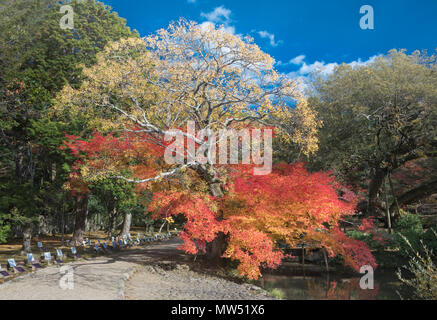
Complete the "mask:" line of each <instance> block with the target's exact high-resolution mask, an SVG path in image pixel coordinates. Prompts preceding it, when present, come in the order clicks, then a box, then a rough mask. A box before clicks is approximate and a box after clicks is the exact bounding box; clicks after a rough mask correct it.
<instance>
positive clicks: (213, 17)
mask: <svg viewBox="0 0 437 320" xmlns="http://www.w3.org/2000/svg"><path fill="white" fill-rule="evenodd" d="M231 13H232V11H231V10H229V9H226V8H225V7H224V6H220V7H217V8H215V9H214V10H213V11H211V12H208V13H205V12H201V13H200V15H201V16H202V17H204V18H206V19H207V20H208V21H211V22H214V23H229V22H230V20H231Z"/></svg>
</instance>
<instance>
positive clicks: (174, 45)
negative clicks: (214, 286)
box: [56, 20, 317, 256]
mask: <svg viewBox="0 0 437 320" xmlns="http://www.w3.org/2000/svg"><path fill="white" fill-rule="evenodd" d="M273 64H274V60H273V59H272V58H271V57H270V56H269V55H268V54H266V53H264V52H262V51H261V50H260V49H259V47H258V46H257V45H256V44H254V43H253V40H252V39H251V38H249V37H245V38H242V37H239V36H236V35H233V34H230V33H228V32H226V30H225V29H224V27H218V28H216V27H214V26H212V25H207V26H203V25H198V24H196V23H194V22H188V21H186V20H180V21H179V22H177V23H173V24H171V25H170V26H169V27H168V28H167V29H161V30H159V31H158V32H156V34H153V35H151V36H149V37H146V38H144V39H135V38H133V39H127V40H121V41H118V42H114V43H111V44H110V45H108V46H107V47H106V49H105V50H104V52H102V53H100V54H98V62H97V64H96V65H94V66H92V67H90V68H87V69H85V70H84V74H85V76H86V81H85V82H84V83H83V85H82V86H81V87H80V88H78V89H75V88H72V87H66V88H65V89H64V90H63V91H62V92H61V93H60V94H59V96H58V98H57V106H56V111H57V113H58V114H64V115H66V116H68V117H76V116H83V117H86V118H87V119H88V121H89V123H91V124H92V126H94V127H97V128H99V130H100V131H114V130H120V129H121V130H122V131H125V132H137V133H139V134H147V135H148V138H149V139H152V140H154V141H155V142H156V144H158V145H162V143H163V141H164V137H165V136H166V135H167V136H173V137H175V138H176V139H177V138H179V137H185V138H188V139H189V140H191V141H193V142H194V143H196V144H198V145H199V146H201V147H202V148H204V150H205V153H204V154H205V155H207V161H206V163H205V162H203V161H199V159H197V158H196V157H191V158H190V159H189V160H188V161H186V162H185V163H184V164H180V163H179V164H175V165H173V166H170V167H165V168H166V170H162V171H159V172H156V174H155V175H150V172H147V173H148V174H149V175H147V174H144V173H143V174H141V175H139V176H136V177H135V178H134V179H132V178H129V177H125V176H122V175H120V174H118V175H117V174H114V172H112V174H113V175H115V176H117V177H118V178H120V179H124V180H127V181H130V182H135V183H146V182H150V181H158V180H161V179H163V178H166V177H169V176H172V175H174V174H177V173H181V172H183V171H185V170H191V171H194V172H195V173H196V174H198V175H199V177H201V179H202V180H203V181H204V182H205V183H206V184H207V186H208V187H209V192H210V194H211V195H213V196H216V197H222V196H223V188H222V184H223V181H221V179H220V177H219V175H218V174H217V171H216V168H215V167H214V166H213V163H212V161H211V159H210V157H209V155H211V154H212V153H213V152H212V149H213V148H214V147H215V146H213V145H212V144H210V143H208V142H207V141H204V140H202V139H200V138H199V137H196V136H194V135H193V134H190V133H189V132H187V131H188V130H185V129H184V130H174V129H178V128H186V126H187V123H188V122H189V121H191V122H192V123H194V126H195V129H196V130H198V131H199V130H208V129H209V130H214V131H216V132H218V131H219V130H223V129H230V128H232V127H235V126H238V125H241V124H245V125H247V124H248V123H258V124H259V125H274V126H276V127H277V128H279V129H281V130H279V131H278V132H279V134H283V135H284V136H286V137H288V139H289V140H291V141H293V142H294V143H295V144H296V145H299V146H300V148H301V150H302V152H304V153H307V154H308V153H312V152H314V151H315V150H316V149H317V140H316V138H315V134H316V132H317V122H316V121H315V114H314V113H313V112H312V111H311V109H309V108H308V106H307V104H306V101H305V99H304V98H303V97H302V95H301V94H300V91H299V87H298V85H297V83H295V82H294V81H292V80H290V79H289V78H287V77H286V76H285V75H282V74H279V73H278V72H276V71H275V70H274V68H273ZM184 147H185V149H184V150H182V153H184V154H186V153H189V152H190V151H191V150H190V147H189V146H188V145H186V144H185V146H184ZM172 151H174V150H172ZM210 151H211V152H210ZM222 249H223V248H222ZM222 249H221V250H216V249H214V245H212V249H211V252H215V253H212V255H214V256H219V255H220V254H219V253H220V252H219V251H222Z"/></svg>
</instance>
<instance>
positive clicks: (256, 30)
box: [103, 0, 437, 75]
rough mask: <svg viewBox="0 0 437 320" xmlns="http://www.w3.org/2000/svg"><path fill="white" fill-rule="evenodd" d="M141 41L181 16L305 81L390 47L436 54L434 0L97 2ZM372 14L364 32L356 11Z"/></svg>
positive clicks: (436, 2) (166, 0) (139, 0)
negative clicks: (250, 47)
mask: <svg viewBox="0 0 437 320" xmlns="http://www.w3.org/2000/svg"><path fill="white" fill-rule="evenodd" d="M103 2H104V3H106V4H108V5H110V6H111V7H112V8H113V9H114V10H115V11H117V12H118V13H119V15H120V16H121V17H123V18H126V19H127V23H128V25H129V26H130V27H131V28H134V29H137V30H138V31H139V32H140V34H141V35H142V36H146V35H148V34H150V33H153V32H154V31H155V30H157V29H159V28H163V27H166V26H168V24H169V22H170V21H172V20H178V19H179V18H180V17H184V18H187V19H190V20H194V21H197V22H199V23H203V22H206V21H211V22H214V23H215V22H217V23H221V24H225V25H226V26H227V28H228V29H229V31H231V32H234V33H235V34H243V35H251V36H253V37H254V39H255V42H256V43H257V44H258V45H259V46H260V47H261V48H262V49H263V50H264V51H266V52H268V53H269V54H271V55H272V56H273V57H274V58H275V59H276V60H277V61H278V69H279V70H281V71H283V72H287V73H288V72H291V73H294V74H296V75H305V74H307V73H308V72H310V71H312V70H313V69H314V68H316V67H317V68H324V69H325V70H327V71H328V72H329V70H331V69H332V67H333V66H335V64H336V63H342V62H346V63H362V62H366V61H368V60H369V59H372V57H374V56H376V55H379V54H384V53H386V52H387V51H388V50H390V49H393V48H398V49H399V48H404V49H407V50H408V51H409V52H411V51H413V50H416V49H428V50H435V49H436V48H437V37H436V35H437V19H436V16H437V1H436V0H420V1H412V0H372V1H370V0H329V1H327V0H324V1H322V0H306V1H302V0H300V1H295V0H248V1H246V0H159V1H156V0H103ZM363 5H371V6H372V7H373V9H374V29H373V30H362V29H361V28H360V25H359V22H360V19H361V17H362V16H363V14H360V8H361V6H363Z"/></svg>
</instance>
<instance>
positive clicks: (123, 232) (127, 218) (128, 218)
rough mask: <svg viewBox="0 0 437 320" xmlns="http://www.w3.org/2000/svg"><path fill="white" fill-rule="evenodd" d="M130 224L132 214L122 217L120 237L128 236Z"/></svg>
mask: <svg viewBox="0 0 437 320" xmlns="http://www.w3.org/2000/svg"><path fill="white" fill-rule="evenodd" d="M131 223H132V213H130V212H129V213H126V214H125V215H124V221H123V227H122V228H121V234H120V235H121V236H124V235H126V236H127V235H128V234H129V232H130V225H131Z"/></svg>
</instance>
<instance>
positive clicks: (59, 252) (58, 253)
mask: <svg viewBox="0 0 437 320" xmlns="http://www.w3.org/2000/svg"><path fill="white" fill-rule="evenodd" d="M63 257H64V254H63V253H62V250H61V249H56V257H55V262H56V263H58V264H62V263H64V261H63V260H62V258H63Z"/></svg>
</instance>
